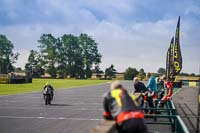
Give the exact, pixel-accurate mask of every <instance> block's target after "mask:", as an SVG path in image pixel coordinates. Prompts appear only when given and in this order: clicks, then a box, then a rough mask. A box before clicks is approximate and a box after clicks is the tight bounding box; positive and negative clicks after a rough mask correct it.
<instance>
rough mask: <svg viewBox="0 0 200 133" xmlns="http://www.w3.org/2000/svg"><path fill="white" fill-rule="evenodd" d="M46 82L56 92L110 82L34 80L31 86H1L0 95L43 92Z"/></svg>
mask: <svg viewBox="0 0 200 133" xmlns="http://www.w3.org/2000/svg"><path fill="white" fill-rule="evenodd" d="M46 82H49V83H50V84H51V85H52V86H53V87H54V88H55V89H56V90H57V89H65V88H71V87H78V86H85V85H95V84H101V83H106V82H109V81H108V80H69V79H33V82H32V83H29V84H0V95H9V94H18V93H24V92H34V91H42V88H43V86H44V85H45V83H46Z"/></svg>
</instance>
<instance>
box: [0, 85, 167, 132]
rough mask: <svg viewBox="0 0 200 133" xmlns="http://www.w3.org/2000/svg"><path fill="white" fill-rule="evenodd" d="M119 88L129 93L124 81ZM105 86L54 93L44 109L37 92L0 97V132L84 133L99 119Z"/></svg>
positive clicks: (42, 101)
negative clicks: (123, 88)
mask: <svg viewBox="0 0 200 133" xmlns="http://www.w3.org/2000/svg"><path fill="white" fill-rule="evenodd" d="M123 85H124V86H125V87H126V88H127V89H128V90H129V91H132V90H133V83H132V82H130V81H124V82H123ZM109 86H110V84H109V83H106V84H102V85H96V86H87V87H77V88H73V89H62V90H57V91H55V95H54V100H53V102H52V105H48V106H46V105H45V104H44V100H43V96H42V94H41V92H34V93H25V94H17V95H9V96H0V132H1V133H88V132H89V131H90V130H91V129H92V128H94V127H95V126H96V125H97V123H98V122H99V121H100V120H102V115H101V114H102V111H103V108H102V100H103V98H102V96H103V94H104V93H105V92H106V91H108V90H109ZM156 127H157V128H159V127H160V126H159V127H158V126H156ZM151 128H152V127H151ZM160 129H163V128H162V127H160ZM154 130H155V128H154Z"/></svg>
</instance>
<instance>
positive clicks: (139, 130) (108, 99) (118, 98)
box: [103, 81, 147, 133]
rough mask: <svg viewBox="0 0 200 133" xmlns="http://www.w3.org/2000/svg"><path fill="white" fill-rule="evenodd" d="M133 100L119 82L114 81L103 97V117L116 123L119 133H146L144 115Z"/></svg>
mask: <svg viewBox="0 0 200 133" xmlns="http://www.w3.org/2000/svg"><path fill="white" fill-rule="evenodd" d="M135 99H136V97H134V95H131V94H129V93H128V92H127V90H126V89H125V88H124V87H123V86H122V84H120V82H119V81H114V82H113V83H112V84H111V86H110V91H109V92H107V93H106V94H105V96H104V100H103V106H104V111H105V112H103V116H104V118H105V119H108V120H115V121H116V123H117V126H118V131H119V133H133V132H134V133H147V127H146V125H145V122H144V114H143V113H142V112H141V111H140V109H139V108H138V105H137V102H136V101H135Z"/></svg>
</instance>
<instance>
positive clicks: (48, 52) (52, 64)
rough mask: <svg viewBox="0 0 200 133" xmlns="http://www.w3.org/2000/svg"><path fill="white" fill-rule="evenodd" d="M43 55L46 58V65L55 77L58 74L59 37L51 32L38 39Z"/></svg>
mask: <svg viewBox="0 0 200 133" xmlns="http://www.w3.org/2000/svg"><path fill="white" fill-rule="evenodd" d="M38 42H39V43H40V45H39V48H40V51H41V55H42V57H43V58H44V60H45V61H44V67H45V69H46V71H47V73H49V74H50V75H51V76H52V77H53V78H55V77H56V75H57V66H56V65H57V55H58V51H57V47H58V45H59V44H60V43H58V39H57V38H55V37H54V36H53V35H51V34H43V35H42V36H41V37H40V39H39V40H38Z"/></svg>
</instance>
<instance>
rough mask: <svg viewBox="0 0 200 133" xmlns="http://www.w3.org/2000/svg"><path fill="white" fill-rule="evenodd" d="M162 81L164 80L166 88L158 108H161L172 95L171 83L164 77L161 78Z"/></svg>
mask: <svg viewBox="0 0 200 133" xmlns="http://www.w3.org/2000/svg"><path fill="white" fill-rule="evenodd" d="M163 80H164V86H165V88H166V94H165V95H164V96H163V98H162V99H161V100H160V102H159V107H163V106H164V104H165V103H166V102H167V101H168V100H169V99H170V98H171V96H172V94H173V87H172V81H167V79H166V77H165V76H164V77H163Z"/></svg>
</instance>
